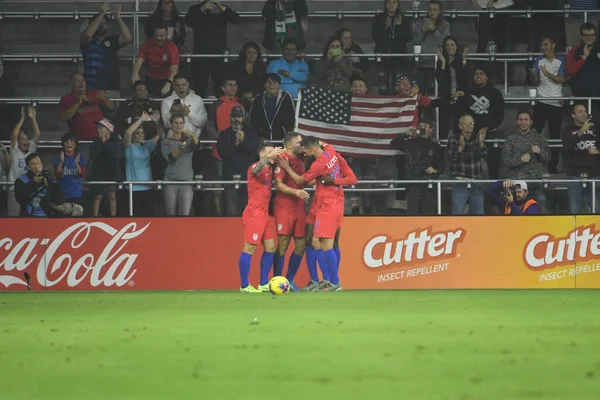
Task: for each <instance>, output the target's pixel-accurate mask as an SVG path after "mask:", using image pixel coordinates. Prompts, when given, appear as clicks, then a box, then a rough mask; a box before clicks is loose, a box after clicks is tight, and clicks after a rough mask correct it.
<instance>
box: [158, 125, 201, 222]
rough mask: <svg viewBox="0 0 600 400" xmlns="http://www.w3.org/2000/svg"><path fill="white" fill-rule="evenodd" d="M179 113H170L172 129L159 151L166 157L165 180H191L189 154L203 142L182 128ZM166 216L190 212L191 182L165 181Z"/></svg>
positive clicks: (191, 154) (191, 172)
mask: <svg viewBox="0 0 600 400" xmlns="http://www.w3.org/2000/svg"><path fill="white" fill-rule="evenodd" d="M183 118H184V117H183V115H182V114H177V113H174V114H173V115H171V119H170V121H171V130H170V131H169V133H168V135H167V138H165V140H163V142H162V145H161V153H162V155H163V157H164V159H165V160H166V161H167V169H166V170H165V181H192V180H194V170H193V169H192V157H193V155H194V151H196V150H200V148H201V147H202V145H201V144H200V142H199V141H198V138H197V137H196V136H195V135H194V133H193V132H192V131H190V130H186V131H184V130H183V125H184V119H183ZM163 194H164V199H165V207H166V212H167V216H173V215H189V214H190V209H191V206H192V200H193V198H194V188H193V186H192V185H165V188H164V189H163Z"/></svg>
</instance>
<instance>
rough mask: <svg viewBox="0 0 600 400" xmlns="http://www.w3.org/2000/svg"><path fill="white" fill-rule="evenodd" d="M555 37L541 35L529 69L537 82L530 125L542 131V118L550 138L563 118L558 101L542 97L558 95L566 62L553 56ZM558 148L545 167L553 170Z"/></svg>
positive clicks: (564, 77) (561, 92)
mask: <svg viewBox="0 0 600 400" xmlns="http://www.w3.org/2000/svg"><path fill="white" fill-rule="evenodd" d="M555 48H556V41H555V40H554V39H553V38H550V37H545V38H543V39H542V54H543V55H541V56H538V57H537V58H536V59H535V63H534V65H533V66H534V68H533V70H532V71H531V82H533V84H537V85H538V88H537V97H538V99H537V101H536V103H535V106H534V107H533V116H534V119H533V129H535V130H536V131H538V132H539V133H542V129H544V125H546V121H548V131H549V133H550V135H549V136H550V139H560V128H561V126H562V120H563V109H562V101H560V100H545V99H544V97H562V95H563V90H562V89H563V83H564V81H565V79H566V62H565V59H564V57H562V56H558V57H557V56H556V54H555V53H554V49H555ZM557 165H558V152H553V153H552V158H551V160H550V164H549V165H548V170H549V172H551V173H556V172H557V171H556V166H557Z"/></svg>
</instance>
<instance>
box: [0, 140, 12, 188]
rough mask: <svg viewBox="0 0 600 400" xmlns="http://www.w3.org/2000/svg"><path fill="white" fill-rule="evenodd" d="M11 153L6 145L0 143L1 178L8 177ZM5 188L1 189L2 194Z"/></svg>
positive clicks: (3, 179)
mask: <svg viewBox="0 0 600 400" xmlns="http://www.w3.org/2000/svg"><path fill="white" fill-rule="evenodd" d="M10 162H11V160H10V153H9V152H8V149H7V148H6V146H4V145H3V144H2V143H0V180H2V181H5V180H6V179H7V174H8V170H9V169H10ZM2 192H3V190H2V189H0V194H2Z"/></svg>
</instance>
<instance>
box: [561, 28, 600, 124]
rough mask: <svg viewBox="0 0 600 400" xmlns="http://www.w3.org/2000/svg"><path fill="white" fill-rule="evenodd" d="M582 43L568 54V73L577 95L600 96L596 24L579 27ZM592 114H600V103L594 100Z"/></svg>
mask: <svg viewBox="0 0 600 400" xmlns="http://www.w3.org/2000/svg"><path fill="white" fill-rule="evenodd" d="M579 32H580V35H581V44H580V45H579V46H573V47H572V48H571V50H569V53H568V54H567V75H568V76H569V77H571V80H570V84H571V92H572V93H573V96H575V97H600V74H599V73H598V71H600V45H599V44H598V35H597V29H596V26H595V25H594V24H593V23H591V22H586V23H585V24H583V25H581V28H580V29H579ZM591 113H592V115H595V116H597V115H599V114H600V104H598V102H596V101H594V102H592V110H591Z"/></svg>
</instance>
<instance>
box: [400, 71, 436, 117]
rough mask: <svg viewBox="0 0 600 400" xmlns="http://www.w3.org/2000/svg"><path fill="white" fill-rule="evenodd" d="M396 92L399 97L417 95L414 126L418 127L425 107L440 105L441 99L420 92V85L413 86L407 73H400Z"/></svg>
mask: <svg viewBox="0 0 600 400" xmlns="http://www.w3.org/2000/svg"><path fill="white" fill-rule="evenodd" d="M396 92H397V93H398V97H400V98H402V99H405V98H407V97H414V96H417V105H416V107H415V111H414V118H413V123H412V126H413V127H416V126H417V124H418V123H419V117H420V115H421V110H422V109H423V108H436V107H439V105H440V99H431V98H429V97H427V96H423V95H422V94H420V93H419V86H413V84H412V83H411V81H410V78H409V77H408V76H407V75H404V74H402V75H399V76H398V79H397V80H396Z"/></svg>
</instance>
